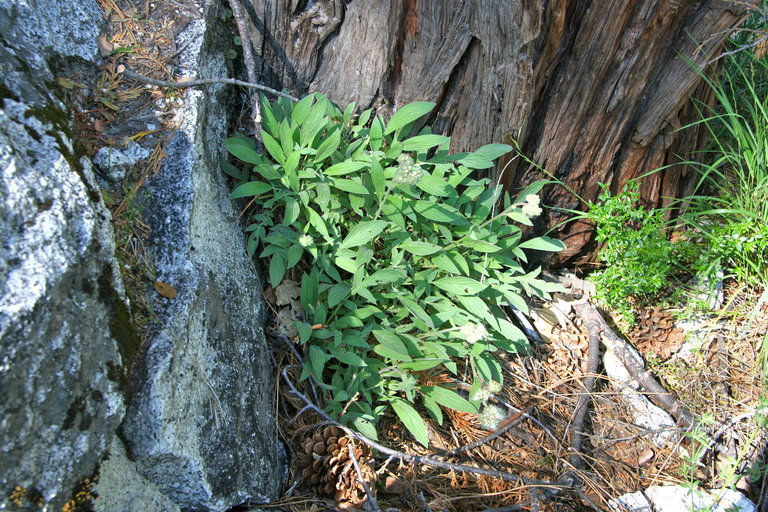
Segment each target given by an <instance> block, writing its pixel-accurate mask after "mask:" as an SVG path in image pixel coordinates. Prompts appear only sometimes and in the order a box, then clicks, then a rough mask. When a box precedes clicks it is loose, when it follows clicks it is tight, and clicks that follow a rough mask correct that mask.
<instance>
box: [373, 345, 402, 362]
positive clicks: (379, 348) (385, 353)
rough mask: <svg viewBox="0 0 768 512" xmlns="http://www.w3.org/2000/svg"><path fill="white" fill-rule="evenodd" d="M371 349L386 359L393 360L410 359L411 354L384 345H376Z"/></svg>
mask: <svg viewBox="0 0 768 512" xmlns="http://www.w3.org/2000/svg"><path fill="white" fill-rule="evenodd" d="M373 351H374V352H376V353H377V354H379V355H380V356H382V357H386V358H388V359H393V360H395V361H410V360H411V356H409V355H408V354H403V353H402V352H396V351H394V350H392V349H391V348H389V347H388V346H386V345H381V344H379V345H376V346H375V347H373Z"/></svg>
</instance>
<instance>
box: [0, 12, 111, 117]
mask: <svg viewBox="0 0 768 512" xmlns="http://www.w3.org/2000/svg"><path fill="white" fill-rule="evenodd" d="M105 26H106V23H105V21H104V16H103V14H102V12H101V9H100V8H99V5H98V3H97V2H96V0H83V1H77V0H58V1H57V0H24V1H23V2H20V1H18V0H0V34H2V39H0V41H1V43H0V76H2V77H3V78H2V80H3V84H4V85H5V87H6V88H8V89H9V90H11V91H13V93H14V94H15V95H17V96H18V97H19V99H21V100H22V101H24V102H25V103H28V104H30V105H33V106H36V107H42V106H45V105H47V104H48V103H50V99H49V96H50V94H49V90H48V88H47V87H46V82H48V83H53V82H55V79H56V78H59V77H66V76H67V75H68V74H69V73H71V72H72V71H73V70H74V69H83V66H86V68H87V66H89V65H92V64H94V63H96V62H98V60H99V50H98V46H97V39H98V37H99V34H100V33H101V32H102V31H103V30H104V28H105ZM30 84H35V85H34V86H31V87H30Z"/></svg>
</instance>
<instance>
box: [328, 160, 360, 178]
mask: <svg viewBox="0 0 768 512" xmlns="http://www.w3.org/2000/svg"><path fill="white" fill-rule="evenodd" d="M366 165H367V164H366V163H365V162H352V161H351V160H345V161H343V162H339V163H338V164H335V165H332V166H330V167H329V168H327V169H326V170H324V171H323V174H325V175H326V176H343V175H346V174H350V173H353V172H355V171H359V170H360V169H362V168H363V167H365V166H366Z"/></svg>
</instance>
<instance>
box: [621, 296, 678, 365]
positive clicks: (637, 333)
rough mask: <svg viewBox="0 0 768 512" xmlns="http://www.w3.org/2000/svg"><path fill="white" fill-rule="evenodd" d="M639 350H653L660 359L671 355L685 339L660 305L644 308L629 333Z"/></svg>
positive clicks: (672, 319)
mask: <svg viewBox="0 0 768 512" xmlns="http://www.w3.org/2000/svg"><path fill="white" fill-rule="evenodd" d="M629 335H630V338H631V339H632V340H633V341H634V343H635V346H636V347H637V348H638V350H640V351H641V352H653V353H655V354H656V355H657V356H658V357H659V359H661V360H662V361H664V360H667V359H669V358H670V357H672V354H674V353H675V352H677V351H678V350H679V349H680V347H681V346H682V344H683V341H685V332H684V331H683V330H682V329H680V328H679V327H676V326H675V320H674V318H673V317H672V315H671V314H670V313H669V312H668V311H666V310H664V309H662V308H661V307H660V306H656V307H654V308H646V309H645V310H643V311H642V312H641V313H640V315H639V318H638V321H637V325H636V326H635V328H634V329H632V331H631V332H630V333H629Z"/></svg>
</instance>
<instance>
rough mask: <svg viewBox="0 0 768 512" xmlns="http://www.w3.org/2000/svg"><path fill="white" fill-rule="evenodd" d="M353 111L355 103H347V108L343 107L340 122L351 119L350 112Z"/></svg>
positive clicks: (352, 112)
mask: <svg viewBox="0 0 768 512" xmlns="http://www.w3.org/2000/svg"><path fill="white" fill-rule="evenodd" d="M354 113H355V103H354V102H352V103H350V104H349V105H347V108H345V109H344V113H343V114H342V116H341V119H342V122H344V123H346V122H347V121H349V120H350V119H352V114H354Z"/></svg>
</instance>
